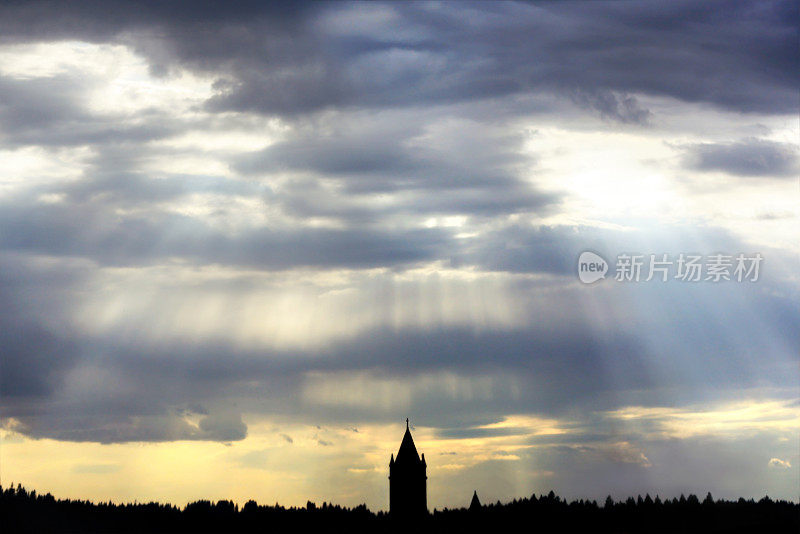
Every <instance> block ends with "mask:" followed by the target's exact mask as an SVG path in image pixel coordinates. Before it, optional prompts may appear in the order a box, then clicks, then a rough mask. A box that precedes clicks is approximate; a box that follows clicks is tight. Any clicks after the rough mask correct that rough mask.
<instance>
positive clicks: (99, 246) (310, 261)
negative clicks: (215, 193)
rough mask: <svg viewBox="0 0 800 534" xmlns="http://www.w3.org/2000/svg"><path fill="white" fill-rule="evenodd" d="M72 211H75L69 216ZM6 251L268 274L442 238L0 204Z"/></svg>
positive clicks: (351, 262)
mask: <svg viewBox="0 0 800 534" xmlns="http://www.w3.org/2000/svg"><path fill="white" fill-rule="evenodd" d="M76 214H79V215H78V216H77V217H76ZM0 222H1V223H2V224H0V227H2V230H0V245H2V247H3V248H4V249H5V250H7V251H12V250H16V251H27V252H35V253H44V254H51V255H65V256H83V257H86V258H90V259H92V260H95V261H98V262H100V263H104V264H110V265H142V264H147V263H151V262H157V261H164V260H167V259H168V258H171V257H182V258H186V259H191V260H192V261H194V262H199V263H204V264H213V263H217V264H229V265H248V266H254V267H260V268H262V269H268V270H282V269H289V268H292V267H298V266H313V267H322V266H325V267H333V266H339V267H352V268H364V267H376V266H386V265H403V264H411V263H415V262H420V261H428V260H431V259H434V258H436V257H438V256H439V254H441V253H442V250H443V247H445V248H446V246H447V243H448V241H449V232H447V231H443V230H440V229H435V228H434V229H410V230H403V229H398V230H369V229H366V230H358V229H353V230H338V229H325V228H308V229H294V228H292V229H280V230H278V229H276V230H272V229H270V228H257V229H253V230H249V231H245V232H242V233H240V234H239V235H236V236H231V235H226V234H225V233H223V232H221V231H220V230H216V229H213V228H211V227H209V226H208V225H207V224H206V223H204V222H201V221H199V220H197V219H194V218H191V217H187V216H181V215H176V214H169V213H163V212H155V213H151V214H150V215H149V216H147V215H133V216H130V217H125V218H120V217H118V216H115V215H114V213H113V212H112V211H111V210H109V209H108V208H107V207H106V206H103V205H99V206H98V205H93V206H86V207H85V209H83V211H81V210H79V209H78V208H77V207H75V208H73V207H68V206H60V205H32V206H31V205H29V206H20V205H9V204H7V203H6V204H5V205H2V206H0Z"/></svg>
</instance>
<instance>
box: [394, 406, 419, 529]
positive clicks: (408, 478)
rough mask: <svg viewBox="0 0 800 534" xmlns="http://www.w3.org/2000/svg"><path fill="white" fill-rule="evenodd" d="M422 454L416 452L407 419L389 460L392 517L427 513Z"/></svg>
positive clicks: (415, 515) (407, 516) (406, 516)
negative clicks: (398, 448)
mask: <svg viewBox="0 0 800 534" xmlns="http://www.w3.org/2000/svg"><path fill="white" fill-rule="evenodd" d="M426 470H427V464H426V463H425V455H424V454H423V455H422V457H420V455H419V454H418V453H417V447H416V446H415V445H414V438H412V437H411V430H410V429H409V426H408V419H406V433H405V434H404V435H403V441H402V442H401V443H400V450H398V451H397V457H396V458H395V456H394V455H392V456H391V458H390V459H389V513H391V514H392V516H394V517H395V518H404V517H405V518H409V517H417V516H419V515H422V514H427V513H428V504H427V488H426V486H427V483H426V480H427V478H428V476H427V473H426Z"/></svg>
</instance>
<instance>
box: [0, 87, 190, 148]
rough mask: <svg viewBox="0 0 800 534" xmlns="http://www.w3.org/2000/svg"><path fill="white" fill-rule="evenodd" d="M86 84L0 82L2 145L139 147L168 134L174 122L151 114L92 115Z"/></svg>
mask: <svg viewBox="0 0 800 534" xmlns="http://www.w3.org/2000/svg"><path fill="white" fill-rule="evenodd" d="M91 88H92V86H91V85H90V82H87V81H86V80H85V79H83V78H80V77H78V76H74V75H66V74H60V75H56V76H53V77H49V78H34V79H21V80H18V79H7V78H0V139H2V141H3V143H4V144H5V145H6V146H10V147H16V146H21V145H38V146H46V147H59V146H80V145H113V144H141V143H144V142H147V141H151V140H153V139H163V138H165V137H168V136H170V135H173V134H174V133H175V132H176V131H178V130H177V123H176V122H175V121H170V122H169V123H168V122H167V121H165V118H164V117H163V116H161V115H160V114H158V113H156V112H155V111H152V110H150V111H145V112H142V113H139V114H137V115H136V116H135V117H130V116H125V115H119V114H111V115H98V114H94V113H91V112H89V111H88V110H87V109H86V106H85V99H86V94H87V93H88V91H89V90H90V89H91Z"/></svg>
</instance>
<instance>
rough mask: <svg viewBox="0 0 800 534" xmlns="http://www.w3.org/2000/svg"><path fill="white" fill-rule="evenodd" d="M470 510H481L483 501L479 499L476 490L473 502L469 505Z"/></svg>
mask: <svg viewBox="0 0 800 534" xmlns="http://www.w3.org/2000/svg"><path fill="white" fill-rule="evenodd" d="M469 509H470V510H472V511H476V510H480V509H481V500H480V499H478V490H475V491H474V492H473V494H472V502H470V503H469Z"/></svg>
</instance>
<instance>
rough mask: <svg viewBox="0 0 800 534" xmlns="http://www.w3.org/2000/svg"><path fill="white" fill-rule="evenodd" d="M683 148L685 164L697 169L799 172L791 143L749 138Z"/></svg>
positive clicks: (776, 174) (741, 173) (781, 175)
mask: <svg viewBox="0 0 800 534" xmlns="http://www.w3.org/2000/svg"><path fill="white" fill-rule="evenodd" d="M685 151H686V154H685V156H684V165H685V166H686V167H688V168H690V169H693V170H697V171H721V172H724V173H727V174H733V175H735V176H765V177H775V178H784V177H785V178H796V177H797V176H798V173H799V172H800V166H798V157H797V154H798V152H797V145H796V144H792V143H779V142H776V141H767V140H764V139H754V138H751V139H744V140H742V141H738V142H735V143H727V144H726V143H720V144H713V143H701V144H695V145H689V146H688V147H685Z"/></svg>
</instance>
